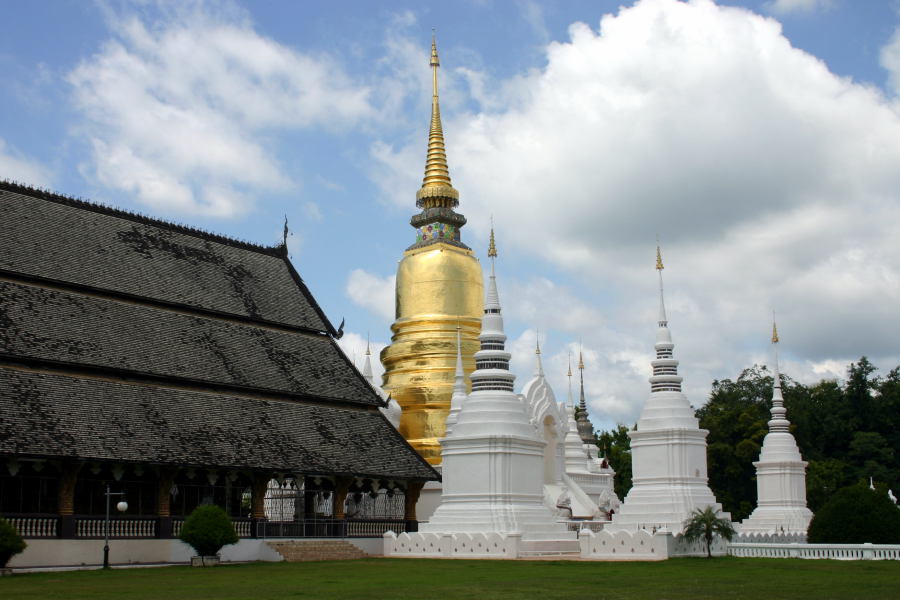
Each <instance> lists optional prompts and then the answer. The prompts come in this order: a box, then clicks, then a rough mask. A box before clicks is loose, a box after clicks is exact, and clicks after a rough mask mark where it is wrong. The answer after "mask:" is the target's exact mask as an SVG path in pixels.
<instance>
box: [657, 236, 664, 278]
mask: <svg viewBox="0 0 900 600" xmlns="http://www.w3.org/2000/svg"><path fill="white" fill-rule="evenodd" d="M664 268H665V267H663V262H662V252H660V250H659V240H657V241H656V270H657V271H662V270H663V269H664Z"/></svg>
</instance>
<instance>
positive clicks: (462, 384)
mask: <svg viewBox="0 0 900 600" xmlns="http://www.w3.org/2000/svg"><path fill="white" fill-rule="evenodd" d="M459 331H460V328H459V325H457V326H456V374H455V375H454V379H453V394H452V395H451V396H450V412H449V413H448V414H447V431H446V433H445V435H450V434H451V433H452V432H453V426H454V425H456V421H457V419H458V418H459V411H461V410H462V407H463V403H464V402H465V400H466V373H465V371H464V370H463V360H462V341H461V338H460V333H459Z"/></svg>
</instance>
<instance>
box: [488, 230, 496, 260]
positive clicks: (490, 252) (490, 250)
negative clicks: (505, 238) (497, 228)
mask: <svg viewBox="0 0 900 600" xmlns="http://www.w3.org/2000/svg"><path fill="white" fill-rule="evenodd" d="M488 256H489V257H491V258H497V244H495V243H494V228H493V227H491V241H490V242H489V243H488Z"/></svg>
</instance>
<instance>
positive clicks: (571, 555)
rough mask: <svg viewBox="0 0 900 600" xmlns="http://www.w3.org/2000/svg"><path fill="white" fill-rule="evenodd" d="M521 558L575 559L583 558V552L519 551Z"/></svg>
mask: <svg viewBox="0 0 900 600" xmlns="http://www.w3.org/2000/svg"><path fill="white" fill-rule="evenodd" d="M519 558H527V559H529V560H573V559H576V558H581V552H519Z"/></svg>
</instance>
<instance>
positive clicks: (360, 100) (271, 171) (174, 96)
mask: <svg viewBox="0 0 900 600" xmlns="http://www.w3.org/2000/svg"><path fill="white" fill-rule="evenodd" d="M188 6H189V8H186V9H184V10H173V11H170V12H168V13H165V14H164V15H163V16H162V17H161V18H160V20H159V21H158V22H152V23H147V22H144V21H142V20H140V19H139V18H137V17H136V16H134V15H126V16H121V17H118V18H116V17H113V18H112V25H113V29H114V32H113V36H114V37H113V38H112V39H110V40H109V41H108V42H107V43H106V44H104V46H103V47H102V49H101V50H100V51H99V52H98V53H97V54H96V55H94V56H92V57H91V58H89V59H87V60H85V61H83V62H82V63H81V64H80V65H79V66H78V67H77V68H76V69H74V70H73V71H72V72H71V73H70V74H69V75H68V81H69V83H71V85H72V86H73V90H74V98H75V101H76V105H77V107H78V109H79V110H80V111H81V112H82V113H83V115H84V118H85V123H84V126H83V128H82V131H83V133H84V135H85V136H86V137H87V138H88V140H89V142H90V146H91V150H92V157H91V160H92V162H91V163H90V165H89V166H86V167H85V168H86V170H88V171H89V172H91V173H92V174H93V176H94V177H95V178H96V179H97V180H98V181H99V182H100V183H101V184H103V185H106V186H108V187H111V188H114V189H119V190H123V191H126V192H128V193H130V194H134V195H135V196H136V197H137V198H138V200H140V201H141V202H143V203H146V204H149V205H151V206H153V207H155V208H157V209H161V210H168V211H179V212H185V213H191V212H193V213H207V214H213V215H218V216H232V215H235V214H239V213H242V212H246V211H247V210H248V209H249V208H250V206H251V205H252V203H253V200H254V193H255V192H257V191H261V190H283V189H286V188H288V187H290V186H291V185H292V181H291V179H290V178H289V177H288V176H287V175H285V174H284V173H283V171H282V169H281V166H280V165H279V163H278V161H277V160H276V158H275V156H274V154H273V151H272V149H271V148H270V147H269V146H270V143H271V142H270V141H269V140H268V139H267V137H266V134H267V133H270V132H273V131H276V130H284V129H291V128H294V129H300V128H311V127H317V126H323V127H330V128H343V127H347V126H350V125H352V124H353V123H355V122H357V121H359V120H360V119H364V118H367V117H369V116H371V114H372V113H373V110H372V108H371V106H370V104H369V101H368V95H369V91H368V90H367V89H366V88H364V87H358V86H355V85H354V84H352V83H351V82H350V81H349V80H348V78H347V77H346V75H344V72H343V69H342V68H341V66H340V65H339V64H337V63H336V62H335V61H334V60H332V59H331V58H329V57H328V56H325V55H317V56H311V55H306V54H302V53H299V52H296V51H294V50H291V49H289V48H287V47H286V46H283V45H280V44H278V43H277V42H275V41H273V40H271V39H268V38H265V37H263V36H261V35H259V34H258V33H256V32H255V31H254V30H253V28H252V26H251V25H249V24H248V23H246V22H245V21H242V20H240V19H237V18H235V17H234V15H233V14H230V13H229V14H226V13H221V14H220V13H216V14H214V13H212V12H209V11H207V10H206V8H205V7H204V5H203V4H202V3H200V4H190V5H188Z"/></svg>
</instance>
